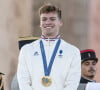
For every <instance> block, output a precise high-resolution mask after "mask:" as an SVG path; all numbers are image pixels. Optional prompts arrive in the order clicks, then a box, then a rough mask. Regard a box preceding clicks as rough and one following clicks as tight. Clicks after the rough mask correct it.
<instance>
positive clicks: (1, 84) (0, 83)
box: [0, 72, 5, 90]
mask: <svg viewBox="0 0 100 90" xmlns="http://www.w3.org/2000/svg"><path fill="white" fill-rule="evenodd" d="M2 75H5V74H4V73H1V72H0V90H4V80H3V76H2Z"/></svg>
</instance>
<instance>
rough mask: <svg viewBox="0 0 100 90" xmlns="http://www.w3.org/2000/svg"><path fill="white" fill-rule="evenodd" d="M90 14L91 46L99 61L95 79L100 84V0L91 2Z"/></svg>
mask: <svg viewBox="0 0 100 90" xmlns="http://www.w3.org/2000/svg"><path fill="white" fill-rule="evenodd" d="M89 13H90V14H89V16H90V17H89V23H90V25H89V33H88V35H89V46H90V47H91V48H93V49H94V50H95V51H96V54H97V57H98V59H99V62H98V63H97V73H96V77H95V79H96V81H97V82H100V49H99V48H100V0H91V3H90V12H89Z"/></svg>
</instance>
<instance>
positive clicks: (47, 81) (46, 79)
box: [42, 76, 52, 87]
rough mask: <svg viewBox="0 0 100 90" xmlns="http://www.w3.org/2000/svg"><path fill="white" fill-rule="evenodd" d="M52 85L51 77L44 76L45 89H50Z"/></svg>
mask: <svg viewBox="0 0 100 90" xmlns="http://www.w3.org/2000/svg"><path fill="white" fill-rule="evenodd" d="M51 84H52V80H51V78H50V77H49V76H44V77H43V78H42V85H43V86H45V87H48V86H50V85H51Z"/></svg>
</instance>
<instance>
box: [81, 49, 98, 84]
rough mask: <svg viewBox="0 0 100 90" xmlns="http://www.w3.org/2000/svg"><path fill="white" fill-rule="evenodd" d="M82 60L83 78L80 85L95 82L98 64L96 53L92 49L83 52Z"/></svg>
mask: <svg viewBox="0 0 100 90" xmlns="http://www.w3.org/2000/svg"><path fill="white" fill-rule="evenodd" d="M81 60H82V61H81V62H82V66H81V69H82V70H81V71H82V77H81V81H80V83H88V82H95V81H94V76H95V74H96V64H97V62H98V58H97V57H96V54H95V51H94V50H92V49H86V50H82V51H81Z"/></svg>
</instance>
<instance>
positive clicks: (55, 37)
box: [41, 35, 60, 39]
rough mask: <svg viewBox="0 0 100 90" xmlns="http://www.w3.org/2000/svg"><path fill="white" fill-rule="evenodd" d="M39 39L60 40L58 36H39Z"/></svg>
mask: <svg viewBox="0 0 100 90" xmlns="http://www.w3.org/2000/svg"><path fill="white" fill-rule="evenodd" d="M41 37H42V38H43V39H58V38H60V35H56V36H45V35H41Z"/></svg>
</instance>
